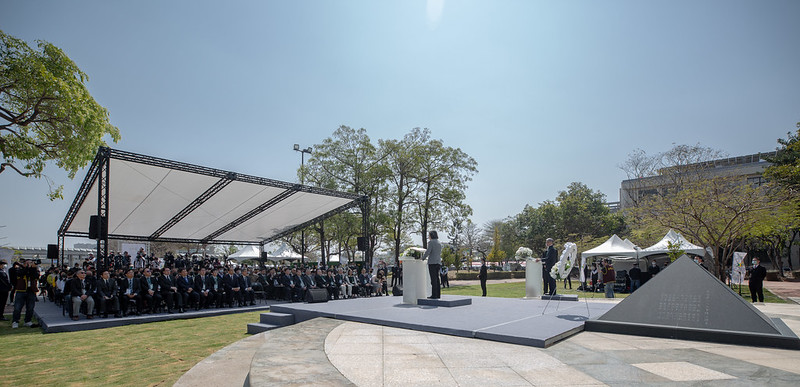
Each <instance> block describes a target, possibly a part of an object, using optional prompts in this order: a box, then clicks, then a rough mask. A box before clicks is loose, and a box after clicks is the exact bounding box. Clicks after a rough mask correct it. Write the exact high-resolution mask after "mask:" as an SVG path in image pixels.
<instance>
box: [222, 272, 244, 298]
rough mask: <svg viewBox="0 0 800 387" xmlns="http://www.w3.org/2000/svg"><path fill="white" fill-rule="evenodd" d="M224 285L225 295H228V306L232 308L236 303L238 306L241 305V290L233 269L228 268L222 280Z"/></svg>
mask: <svg viewBox="0 0 800 387" xmlns="http://www.w3.org/2000/svg"><path fill="white" fill-rule="evenodd" d="M223 283H224V285H225V293H226V294H227V295H228V300H227V301H228V305H230V306H231V307H233V303H234V302H236V303H237V304H238V305H239V306H241V305H242V288H241V287H240V286H239V279H238V277H237V276H236V271H235V270H234V269H233V267H230V268H228V274H225V277H224V278H223Z"/></svg>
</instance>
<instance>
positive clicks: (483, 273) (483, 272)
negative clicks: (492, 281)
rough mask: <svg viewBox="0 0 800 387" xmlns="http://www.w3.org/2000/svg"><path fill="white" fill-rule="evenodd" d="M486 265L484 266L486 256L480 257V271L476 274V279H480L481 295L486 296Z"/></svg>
mask: <svg viewBox="0 0 800 387" xmlns="http://www.w3.org/2000/svg"><path fill="white" fill-rule="evenodd" d="M487 269H488V268H487V267H486V258H481V271H480V273H479V274H478V279H479V280H481V291H482V292H483V295H482V296H481V297H486V278H487V277H488V274H487V272H486V271H487Z"/></svg>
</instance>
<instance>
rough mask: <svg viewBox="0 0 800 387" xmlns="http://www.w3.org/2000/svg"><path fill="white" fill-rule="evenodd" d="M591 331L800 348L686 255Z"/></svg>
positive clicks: (591, 323) (781, 326)
mask: <svg viewBox="0 0 800 387" xmlns="http://www.w3.org/2000/svg"><path fill="white" fill-rule="evenodd" d="M585 329H586V330H587V331H595V332H609V333H622V334H632V335H640V336H653V337H663V338H672V339H682V340H699V341H712V342H720V343H729V344H741V345H753V346H769V347H780V348H790V349H800V339H798V337H797V336H796V335H795V334H794V332H792V330H791V329H789V327H787V326H786V324H785V323H784V322H783V321H782V320H780V319H778V318H774V319H773V318H769V317H767V316H766V315H764V314H763V313H761V311H759V310H758V309H756V308H755V307H754V306H753V305H752V304H751V303H750V302H749V301H747V300H745V299H743V298H742V297H741V296H739V295H738V294H736V293H735V292H734V291H733V290H731V289H730V288H728V287H727V286H726V285H725V284H724V283H722V282H721V281H720V280H718V279H717V278H716V277H714V276H713V275H712V274H711V273H709V272H708V271H707V270H705V269H703V268H702V267H700V266H698V265H697V264H695V263H694V262H693V261H692V260H691V259H689V258H688V257H686V256H684V257H682V258H680V259H678V260H676V261H675V262H674V263H672V264H671V265H669V266H668V267H667V268H666V269H665V270H662V271H661V272H660V273H659V274H658V275H656V276H655V277H653V278H652V279H651V280H649V281H647V283H646V284H645V285H643V286H642V287H641V288H639V289H638V290H636V292H634V293H633V294H631V295H630V296H628V297H627V298H626V299H625V300H623V301H621V302H620V303H619V304H617V305H616V306H615V307H613V308H611V309H610V310H609V311H608V312H606V313H605V314H603V315H602V316H600V317H598V318H594V319H590V320H587V321H586V324H585Z"/></svg>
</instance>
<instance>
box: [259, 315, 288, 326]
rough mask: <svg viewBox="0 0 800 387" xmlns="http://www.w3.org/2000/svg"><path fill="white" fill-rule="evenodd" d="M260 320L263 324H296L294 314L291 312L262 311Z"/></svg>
mask: <svg viewBox="0 0 800 387" xmlns="http://www.w3.org/2000/svg"><path fill="white" fill-rule="evenodd" d="M260 321H261V323H262V324H271V325H277V326H281V327H285V326H287V325H292V324H294V315H293V314H291V313H278V312H270V313H261V317H260Z"/></svg>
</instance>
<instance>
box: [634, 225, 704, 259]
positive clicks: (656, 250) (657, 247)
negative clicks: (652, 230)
mask: <svg viewBox="0 0 800 387" xmlns="http://www.w3.org/2000/svg"><path fill="white" fill-rule="evenodd" d="M669 242H672V243H673V244H677V245H679V246H680V247H681V250H683V251H685V252H687V253H689V254H694V255H703V253H704V252H705V249H704V248H702V247H700V246H697V245H695V244H692V243H691V242H689V241H688V240H686V238H684V237H683V235H681V234H680V233H677V232H675V231H673V230H672V229H670V230H669V232H667V235H664V238H661V240H660V241H658V242H657V243H656V244H654V245H652V246H650V247H648V248H646V249H643V250H642V251H641V252H640V253H639V256H640V257H646V256H648V255H655V254H666V253H667V252H669Z"/></svg>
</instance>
